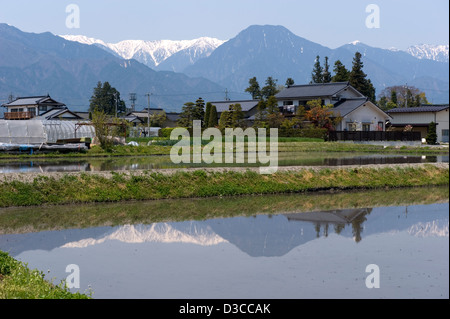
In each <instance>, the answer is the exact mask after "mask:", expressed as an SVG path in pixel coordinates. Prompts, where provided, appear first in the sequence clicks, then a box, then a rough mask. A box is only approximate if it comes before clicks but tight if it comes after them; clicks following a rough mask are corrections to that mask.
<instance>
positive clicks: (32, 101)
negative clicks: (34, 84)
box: [2, 95, 65, 107]
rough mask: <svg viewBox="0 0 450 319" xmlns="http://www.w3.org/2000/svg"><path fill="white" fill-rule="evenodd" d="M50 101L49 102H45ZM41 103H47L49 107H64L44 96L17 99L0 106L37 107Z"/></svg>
mask: <svg viewBox="0 0 450 319" xmlns="http://www.w3.org/2000/svg"><path fill="white" fill-rule="evenodd" d="M47 100H50V101H47ZM41 103H48V104H50V105H59V106H65V104H63V103H60V102H57V101H55V100H53V99H52V98H51V97H49V96H48V95H46V96H29V97H19V98H17V99H15V100H14V101H12V102H9V103H6V104H3V105H2V106H5V107H7V106H21V105H39V104H41Z"/></svg>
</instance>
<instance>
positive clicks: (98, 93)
mask: <svg viewBox="0 0 450 319" xmlns="http://www.w3.org/2000/svg"><path fill="white" fill-rule="evenodd" d="M89 111H90V112H94V111H100V112H103V113H105V114H107V115H115V114H116V112H117V114H120V113H124V112H125V111H126V105H125V102H124V101H123V100H121V99H120V92H119V91H117V90H116V89H115V88H113V87H112V86H111V85H110V84H109V82H104V83H102V82H100V81H99V82H98V83H97V86H96V87H95V88H94V93H93V95H92V97H91V99H90V105H89Z"/></svg>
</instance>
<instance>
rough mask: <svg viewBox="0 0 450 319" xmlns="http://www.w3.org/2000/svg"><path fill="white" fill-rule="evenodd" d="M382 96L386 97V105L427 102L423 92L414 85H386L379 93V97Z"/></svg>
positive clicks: (397, 105) (398, 105)
mask: <svg viewBox="0 0 450 319" xmlns="http://www.w3.org/2000/svg"><path fill="white" fill-rule="evenodd" d="M383 97H385V98H387V99H388V102H387V105H388V104H390V105H395V107H417V106H421V105H423V104H428V100H427V97H426V95H425V92H422V91H421V90H419V89H418V88H416V87H415V86H407V85H394V86H388V87H387V88H385V89H384V90H383V91H381V93H380V95H379V98H380V99H381V98H383Z"/></svg>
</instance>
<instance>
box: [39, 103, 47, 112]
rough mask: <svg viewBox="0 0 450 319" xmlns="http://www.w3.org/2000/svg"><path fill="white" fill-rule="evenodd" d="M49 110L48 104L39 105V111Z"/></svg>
mask: <svg viewBox="0 0 450 319" xmlns="http://www.w3.org/2000/svg"><path fill="white" fill-rule="evenodd" d="M44 112H47V105H39V113H44Z"/></svg>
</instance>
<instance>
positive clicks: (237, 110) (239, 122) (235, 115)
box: [229, 103, 244, 128]
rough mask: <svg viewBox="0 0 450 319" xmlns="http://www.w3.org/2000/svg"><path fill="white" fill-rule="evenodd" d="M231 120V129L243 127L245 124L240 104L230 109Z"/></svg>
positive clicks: (231, 106) (233, 105)
mask: <svg viewBox="0 0 450 319" xmlns="http://www.w3.org/2000/svg"><path fill="white" fill-rule="evenodd" d="M229 109H230V113H231V118H230V127H233V128H234V127H242V126H243V124H244V123H243V122H244V112H242V107H241V105H240V104H239V103H236V104H232V105H230V107H229Z"/></svg>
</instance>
